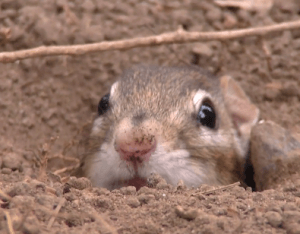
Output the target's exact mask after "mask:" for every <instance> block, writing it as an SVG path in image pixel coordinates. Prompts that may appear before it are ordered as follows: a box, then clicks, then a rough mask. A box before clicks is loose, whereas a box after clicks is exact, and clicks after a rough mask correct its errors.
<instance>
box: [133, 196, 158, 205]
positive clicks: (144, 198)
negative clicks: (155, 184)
mask: <svg viewBox="0 0 300 234" xmlns="http://www.w3.org/2000/svg"><path fill="white" fill-rule="evenodd" d="M137 199H138V200H139V202H140V203H142V204H148V203H149V202H150V201H151V200H154V199H155V196H154V195H153V194H141V195H139V196H138V197H137Z"/></svg>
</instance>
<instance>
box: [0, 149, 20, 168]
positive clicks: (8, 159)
mask: <svg viewBox="0 0 300 234" xmlns="http://www.w3.org/2000/svg"><path fill="white" fill-rule="evenodd" d="M2 163H3V165H2V166H3V167H4V168H10V169H12V170H19V169H20V168H21V165H22V161H21V157H20V156H19V155H17V154H16V153H14V152H11V153H7V154H6V155H5V156H4V157H3V162H2Z"/></svg>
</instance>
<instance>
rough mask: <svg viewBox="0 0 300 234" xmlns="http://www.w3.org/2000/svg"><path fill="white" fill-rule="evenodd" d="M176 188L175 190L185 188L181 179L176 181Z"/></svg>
mask: <svg viewBox="0 0 300 234" xmlns="http://www.w3.org/2000/svg"><path fill="white" fill-rule="evenodd" d="M176 189H177V191H179V190H186V185H185V184H184V182H183V180H179V181H178V183H177V188H176Z"/></svg>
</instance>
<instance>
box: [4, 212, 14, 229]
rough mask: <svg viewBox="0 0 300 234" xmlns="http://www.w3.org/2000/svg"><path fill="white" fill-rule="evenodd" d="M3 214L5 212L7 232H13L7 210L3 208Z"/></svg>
mask: <svg viewBox="0 0 300 234" xmlns="http://www.w3.org/2000/svg"><path fill="white" fill-rule="evenodd" d="M4 214H5V217H6V222H7V229H8V233H9V234H15V232H14V228H13V224H12V221H11V218H10V214H9V212H8V211H6V210H4Z"/></svg>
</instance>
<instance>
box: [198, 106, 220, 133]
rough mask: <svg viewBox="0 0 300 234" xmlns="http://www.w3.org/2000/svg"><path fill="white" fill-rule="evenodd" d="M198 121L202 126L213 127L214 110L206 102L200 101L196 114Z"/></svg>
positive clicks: (214, 120) (214, 123)
mask: <svg viewBox="0 0 300 234" xmlns="http://www.w3.org/2000/svg"><path fill="white" fill-rule="evenodd" d="M197 120H198V122H200V123H201V124H202V125H203V126H205V127H208V128H211V129H214V128H215V126H216V112H215V110H214V108H213V106H212V105H211V104H210V103H208V102H204V103H202V105H201V107H200V110H199V113H198V116H197Z"/></svg>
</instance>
